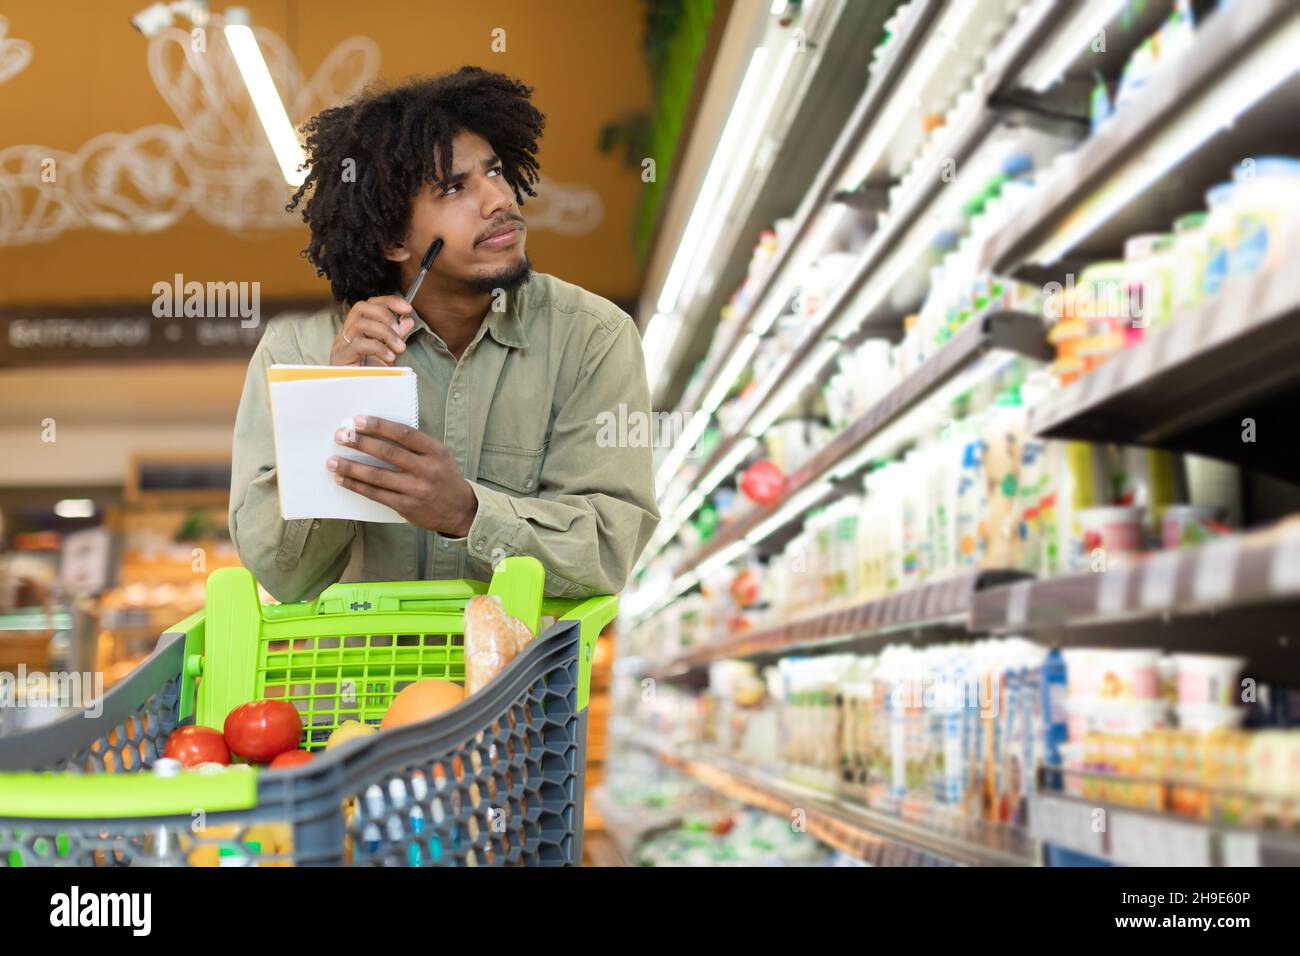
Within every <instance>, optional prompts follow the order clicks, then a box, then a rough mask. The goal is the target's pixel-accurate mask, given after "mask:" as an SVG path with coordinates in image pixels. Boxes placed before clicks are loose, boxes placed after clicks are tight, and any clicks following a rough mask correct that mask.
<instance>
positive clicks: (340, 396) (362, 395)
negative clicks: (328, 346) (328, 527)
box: [266, 365, 420, 524]
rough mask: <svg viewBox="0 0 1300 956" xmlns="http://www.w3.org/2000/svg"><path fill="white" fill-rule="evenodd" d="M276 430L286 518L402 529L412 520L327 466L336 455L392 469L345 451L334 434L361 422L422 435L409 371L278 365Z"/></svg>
mask: <svg viewBox="0 0 1300 956" xmlns="http://www.w3.org/2000/svg"><path fill="white" fill-rule="evenodd" d="M266 377H267V381H268V382H269V384H270V390H271V418H272V420H273V423H274V426H273V427H274V431H275V468H276V482H277V484H278V485H279V487H280V514H281V516H282V517H283V518H284V520H286V521H291V520H294V519H298V518H343V519H346V520H351V521H376V522H387V523H390V524H391V523H397V522H401V521H405V520H406V519H405V518H403V517H402V516H401V515H399V514H398V513H397V512H396V511H394V510H393V509H392V508H389V507H388V506H387V505H382V504H380V503H379V502H377V501H372V500H371V499H370V498H367V497H366V496H365V495H362V494H358V493H357V492H355V491H349V490H348V489H346V488H344V487H343V486H342V485H340V484H338V483H337V482H336V481H335V480H334V472H332V471H330V470H329V469H328V468H326V467H325V462H326V460H327V459H328V458H329V457H330V456H331V455H337V456H339V457H340V458H351V459H352V460H353V461H360V462H365V463H366V464H368V465H377V466H380V467H384V468H387V467H390V466H388V465H387V464H386V463H384V462H381V461H379V460H378V459H376V458H373V457H371V456H370V455H367V454H365V453H363V452H359V451H357V450H356V449H353V448H348V447H346V446H344V445H338V444H335V442H334V433H335V432H336V431H337V430H338V429H340V428H342V427H344V426H345V424H346V423H347V422H348V421H350V420H351V419H352V418H355V417H356V416H358V415H367V416H372V417H375V418H387V419H389V420H390V421H395V422H401V423H402V424H405V425H410V426H412V427H413V428H418V427H419V425H420V405H419V394H418V392H417V391H416V382H415V372H414V371H413V370H411V369H409V368H362V367H359V366H340V367H334V366H307V365H273V366H271V367H270V368H269V369H267V373H266Z"/></svg>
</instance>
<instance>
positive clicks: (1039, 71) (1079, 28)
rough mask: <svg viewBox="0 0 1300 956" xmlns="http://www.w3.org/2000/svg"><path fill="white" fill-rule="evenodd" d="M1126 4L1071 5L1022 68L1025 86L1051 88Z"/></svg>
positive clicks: (1116, 0) (1099, 0) (1095, 0)
mask: <svg viewBox="0 0 1300 956" xmlns="http://www.w3.org/2000/svg"><path fill="white" fill-rule="evenodd" d="M1127 3H1128V0H1090V2H1088V3H1077V4H1074V5H1073V7H1072V9H1071V13H1072V14H1073V15H1072V16H1069V17H1066V18H1065V19H1064V20H1062V21H1058V23H1057V25H1056V28H1055V29H1054V30H1053V31H1052V35H1051V40H1050V41H1049V43H1048V44H1047V45H1046V46H1042V47H1040V48H1039V50H1038V53H1037V54H1036V55H1035V56H1034V58H1033V59H1032V60H1030V62H1029V65H1028V66H1027V67H1026V68H1025V71H1024V73H1023V74H1022V75H1023V77H1024V83H1025V85H1026V86H1027V87H1029V89H1031V90H1033V91H1034V92H1035V93H1045V92H1047V90H1049V89H1051V87H1053V86H1054V85H1055V84H1056V82H1057V81H1058V80H1060V79H1061V76H1062V75H1063V74H1064V72H1065V70H1066V68H1067V67H1069V65H1070V64H1071V63H1073V62H1074V61H1075V60H1076V59H1077V58H1078V57H1079V55H1080V54H1081V53H1083V51H1084V50H1086V49H1088V47H1089V46H1091V44H1092V42H1093V40H1094V38H1095V37H1096V36H1097V35H1098V34H1099V33H1101V31H1102V30H1104V29H1105V27H1106V24H1108V23H1110V22H1111V21H1112V20H1113V19H1115V17H1116V16H1118V15H1119V13H1120V11H1121V10H1123V9H1124V7H1125V5H1126V4H1127Z"/></svg>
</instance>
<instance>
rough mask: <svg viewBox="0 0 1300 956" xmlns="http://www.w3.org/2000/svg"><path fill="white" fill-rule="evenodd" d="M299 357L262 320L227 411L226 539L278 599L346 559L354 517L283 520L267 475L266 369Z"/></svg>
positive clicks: (306, 589) (315, 590)
mask: <svg viewBox="0 0 1300 956" xmlns="http://www.w3.org/2000/svg"><path fill="white" fill-rule="evenodd" d="M277 362H280V363H286V364H302V355H301V354H300V350H299V349H298V348H297V347H296V344H295V343H294V341H293V336H292V334H286V332H285V331H284V330H282V329H281V328H280V327H279V325H278V323H272V324H271V325H269V326H268V327H267V330H266V332H265V334H264V335H263V336H262V340H261V342H259V343H258V346H257V350H256V352H254V353H253V358H252V360H251V361H250V362H249V363H248V374H247V377H246V378H245V380H244V391H243V395H242V396H241V397H240V400H239V411H238V412H237V413H236V416H235V435H234V448H233V451H232V460H231V475H230V539H231V541H232V542H233V543H234V545H235V550H236V551H237V552H238V553H239V560H240V561H241V562H242V563H243V565H244V567H246V568H248V569H249V570H250V571H252V572H253V576H254V577H256V578H257V580H258V582H259V583H260V584H261V585H262V586H263V587H264V588H266V590H267V591H269V592H270V593H271V594H272V595H274V596H275V597H276V598H277V599H279V600H281V601H302V600H307V599H310V598H314V597H316V596H317V595H318V594H320V592H321V591H323V590H325V588H326V587H327V586H329V585H330V584H333V583H334V582H335V581H337V580H338V579H339V577H340V575H342V573H343V569H344V568H345V567H347V564H348V560H349V558H350V556H351V555H350V552H351V548H350V545H351V543H352V539H353V537H354V536H355V535H356V525H355V523H354V522H351V521H340V520H336V519H325V518H322V519H317V520H313V519H302V520H295V521H285V520H284V519H283V518H281V517H280V491H279V488H278V487H277V485H276V475H275V437H274V435H273V433H272V429H271V401H270V392H269V389H268V385H267V381H266V370H267V368H268V367H270V366H271V365H272V364H274V363H277Z"/></svg>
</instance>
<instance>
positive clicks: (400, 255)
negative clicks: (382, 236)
mask: <svg viewBox="0 0 1300 956" xmlns="http://www.w3.org/2000/svg"><path fill="white" fill-rule="evenodd" d="M384 258H385V259H387V260H388V261H389V262H405V261H406V260H407V259H409V258H411V250H410V249H407V248H406V246H403V245H396V246H385V247H384Z"/></svg>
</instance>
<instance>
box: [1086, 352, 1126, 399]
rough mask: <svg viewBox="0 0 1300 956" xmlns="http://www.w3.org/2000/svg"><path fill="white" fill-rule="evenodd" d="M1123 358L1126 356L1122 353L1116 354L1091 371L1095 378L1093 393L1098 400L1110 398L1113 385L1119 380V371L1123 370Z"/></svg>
mask: <svg viewBox="0 0 1300 956" xmlns="http://www.w3.org/2000/svg"><path fill="white" fill-rule="evenodd" d="M1125 358H1127V356H1125V355H1123V354H1120V355H1116V356H1114V357H1113V358H1111V360H1110V361H1109V362H1107V363H1106V364H1105V365H1103V366H1102V367H1101V368H1099V369H1098V370H1097V371H1095V372H1093V373H1092V377H1093V378H1095V379H1096V380H1097V382H1096V385H1095V393H1096V396H1097V400H1098V401H1105V400H1106V399H1108V398H1110V396H1111V393H1112V392H1114V391H1115V385H1116V383H1117V381H1118V380H1119V377H1120V372H1122V371H1123V369H1124V365H1125V364H1126V363H1125V361H1124V359H1125Z"/></svg>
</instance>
